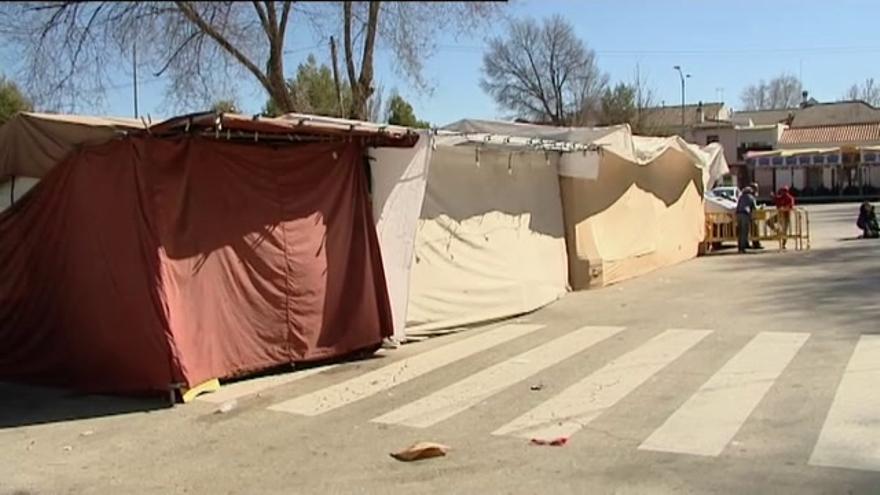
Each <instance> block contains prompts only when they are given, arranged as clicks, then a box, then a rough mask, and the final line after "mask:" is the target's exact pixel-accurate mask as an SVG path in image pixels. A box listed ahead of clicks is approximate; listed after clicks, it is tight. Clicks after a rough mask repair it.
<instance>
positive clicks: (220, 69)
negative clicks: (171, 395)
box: [0, 0, 500, 118]
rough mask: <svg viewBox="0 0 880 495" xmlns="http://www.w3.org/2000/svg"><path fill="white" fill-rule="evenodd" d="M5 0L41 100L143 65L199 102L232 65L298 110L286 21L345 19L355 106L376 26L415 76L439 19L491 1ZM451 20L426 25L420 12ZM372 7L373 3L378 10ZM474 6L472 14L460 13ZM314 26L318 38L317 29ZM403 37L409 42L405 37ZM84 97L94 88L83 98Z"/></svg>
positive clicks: (364, 96) (487, 7)
mask: <svg viewBox="0 0 880 495" xmlns="http://www.w3.org/2000/svg"><path fill="white" fill-rule="evenodd" d="M404 3H405V4H406V5H409V3H408V2H401V5H398V4H397V3H380V2H349V1H346V2H331V3H324V4H320V3H317V4H313V3H309V2H293V1H291V0H287V1H256V0H255V1H252V2H234V1H217V2H182V1H177V2H111V1H104V2H76V1H63V2H4V3H3V4H2V5H0V34H2V35H3V37H4V40H5V41H6V42H7V43H8V44H10V45H12V46H13V47H15V48H16V49H17V52H18V53H21V55H22V57H21V58H22V60H21V61H22V65H23V67H24V74H22V75H23V77H22V81H23V82H24V83H25V87H26V89H27V90H28V92H29V93H30V94H32V95H33V96H34V98H35V99H36V100H37V101H38V102H39V103H40V104H41V105H42V106H44V107H49V108H55V109H68V110H74V109H76V108H78V107H82V106H83V105H84V104H85V105H91V104H95V103H96V102H97V101H98V100H100V97H101V95H103V94H104V93H105V91H106V90H107V89H108V82H109V81H110V76H111V74H110V71H109V70H108V69H109V68H110V67H130V66H131V65H132V59H133V58H136V59H137V67H138V69H139V71H141V72H146V71H144V70H143V69H152V72H153V75H154V77H167V78H168V80H169V88H168V90H169V96H170V98H171V99H172V100H173V101H175V102H177V103H179V104H192V103H193V102H194V101H195V102H198V104H200V105H205V106H207V105H210V103H211V102H212V101H213V100H214V99H215V95H217V94H234V89H235V87H236V86H240V84H241V81H242V76H247V77H249V78H250V79H251V80H252V81H255V82H257V83H258V84H259V85H260V87H262V88H263V89H264V90H265V92H266V93H267V96H269V97H270V98H271V99H272V100H273V101H274V102H275V104H276V105H277V106H278V108H279V110H280V111H282V112H289V111H294V110H297V109H296V108H295V102H294V101H293V100H292V98H291V96H290V92H289V91H288V87H287V83H286V80H285V68H284V49H285V44H286V42H287V38H288V36H287V35H288V33H289V31H290V30H291V29H292V27H291V25H292V24H294V23H295V24H296V25H297V26H300V27H302V26H317V25H319V24H326V23H331V24H332V25H333V26H334V28H338V29H336V30H335V31H337V34H338V31H344V32H345V33H346V34H347V35H348V36H347V37H346V39H345V43H344V45H345V46H344V47H343V51H344V54H345V59H346V60H345V65H346V67H345V69H347V74H348V77H349V83H350V85H351V87H352V93H353V97H354V99H355V100H356V101H357V105H352V109H351V111H350V112H349V113H350V114H351V116H353V117H356V118H365V117H366V116H367V115H366V110H367V102H368V101H369V99H370V95H371V94H372V86H373V57H374V54H375V49H376V47H377V44H378V43H380V42H381V41H382V39H383V38H384V39H385V41H386V42H387V43H388V45H389V46H390V47H391V48H393V49H394V50H395V52H396V55H397V56H396V57H395V58H396V60H398V61H399V64H400V66H401V67H402V69H403V70H404V71H405V72H407V73H408V74H410V75H412V76H413V78H414V79H415V80H417V81H419V80H421V70H422V66H421V61H422V60H423V59H424V57H425V56H427V55H428V53H426V51H425V48H426V47H430V46H433V45H432V43H434V40H433V37H435V36H436V35H437V34H438V33H440V32H441V30H443V29H444V28H446V27H451V26H458V27H461V28H462V30H468V29H472V28H473V27H474V26H476V25H478V22H477V21H480V22H482V21H485V20H487V19H489V17H487V15H482V16H481V15H476V14H478V13H480V12H484V13H486V14H490V13H492V12H495V11H497V10H498V9H499V8H500V7H498V6H496V5H494V4H490V3H489V2H474V3H467V2H452V3H443V2H438V3H424V4H422V3H418V4H415V5H417V6H406V5H403V4H404ZM432 12H434V13H435V14H436V16H435V19H436V20H439V21H442V20H443V19H448V20H450V21H452V20H456V19H457V20H458V22H454V23H453V22H450V23H448V24H447V25H443V24H442V22H435V23H433V24H431V25H430V26H429V25H428V24H427V22H426V19H429V18H430V17H431V16H430V14H431V13H432ZM380 14H383V15H380ZM469 15H473V17H468V16H469ZM316 32H317V36H316V37H317V38H320V39H321V41H322V42H323V41H325V40H327V39H328V38H329V37H328V33H327V31H326V30H321V29H317V28H316ZM410 42H411V43H410ZM88 97H93V98H91V99H88Z"/></svg>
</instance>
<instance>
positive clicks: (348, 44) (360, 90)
mask: <svg viewBox="0 0 880 495" xmlns="http://www.w3.org/2000/svg"><path fill="white" fill-rule="evenodd" d="M380 6H381V2H379V1H373V2H370V12H369V17H368V18H367V25H366V36H365V37H364V52H363V56H362V58H361V69H360V75H359V76H358V75H356V74H355V69H354V47H353V45H352V39H351V29H352V25H351V23H352V16H351V2H348V1H347V2H345V3H343V14H344V15H343V17H344V23H345V25H344V29H345V32H344V37H345V39H344V40H343V41H344V44H345V63H346V67H347V69H348V82H349V84H350V85H351V108H350V109H349V113H348V116H349V117H350V118H352V119H355V120H368V119H369V115H368V112H367V110H368V109H367V102H368V101H369V99H370V96H372V94H373V51H374V47H375V44H376V31H377V30H378V26H379V9H380Z"/></svg>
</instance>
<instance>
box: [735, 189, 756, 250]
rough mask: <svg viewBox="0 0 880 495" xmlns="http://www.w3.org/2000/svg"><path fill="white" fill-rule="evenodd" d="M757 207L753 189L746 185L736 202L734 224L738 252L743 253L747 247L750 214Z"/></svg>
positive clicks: (750, 223)
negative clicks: (735, 226)
mask: <svg viewBox="0 0 880 495" xmlns="http://www.w3.org/2000/svg"><path fill="white" fill-rule="evenodd" d="M757 208H758V202H757V201H755V194H754V190H753V189H752V188H751V187H746V188H745V189H743V190H742V194H740V196H739V200H738V201H737V202H736V225H737V233H738V234H739V236H738V242H737V248H738V249H739V252H740V253H745V252H746V249H747V248H748V247H749V232H751V230H752V215H753V214H754V213H755V210H756V209H757Z"/></svg>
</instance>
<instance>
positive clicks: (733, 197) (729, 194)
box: [707, 186, 742, 203]
mask: <svg viewBox="0 0 880 495" xmlns="http://www.w3.org/2000/svg"><path fill="white" fill-rule="evenodd" d="M741 192H742V191H740V188H738V187H736V186H720V187H715V188H713V189H712V190H711V191H709V194H707V196H714V197H716V198H723V199H727V200H730V201H733V202H734V203H736V202H737V201H739V195H740V193H741Z"/></svg>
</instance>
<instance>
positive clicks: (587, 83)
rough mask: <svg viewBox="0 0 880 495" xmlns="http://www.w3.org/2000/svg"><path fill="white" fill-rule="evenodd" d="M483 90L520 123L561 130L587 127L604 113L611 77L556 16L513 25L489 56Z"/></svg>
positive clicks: (494, 42) (495, 41)
mask: <svg viewBox="0 0 880 495" xmlns="http://www.w3.org/2000/svg"><path fill="white" fill-rule="evenodd" d="M483 76H484V77H483V80H482V81H481V86H482V88H483V89H484V90H485V91H486V92H487V93H489V94H490V95H491V96H492V97H493V98H494V99H495V101H496V102H497V103H498V105H499V106H501V107H503V108H505V109H507V110H510V111H513V112H514V114H515V116H517V117H526V118H530V119H536V120H538V121H541V122H545V121H549V122H552V123H554V124H557V125H571V124H581V123H586V122H587V121H588V120H589V119H591V118H593V117H592V116H593V114H595V113H596V112H597V110H598V106H599V99H600V96H601V94H602V91H603V90H604V88H605V85H606V84H607V76H606V75H604V74H603V73H602V72H601V71H600V70H599V68H598V66H597V64H596V59H595V53H594V52H593V51H592V50H589V49H587V47H586V46H585V45H584V43H583V41H581V40H580V39H578V38H577V36H576V35H575V34H574V29H573V27H572V26H571V24H570V23H568V21H566V20H565V19H563V18H562V17H559V16H556V17H552V18H549V19H546V20H544V21H543V23H541V24H540V25H539V24H538V23H537V22H535V21H534V20H531V19H526V20H519V21H513V22H512V23H511V24H510V27H509V30H508V35H507V37H506V39H502V38H495V39H493V40H491V41H490V44H489V49H488V50H487V52H486V53H485V54H484V56H483Z"/></svg>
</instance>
